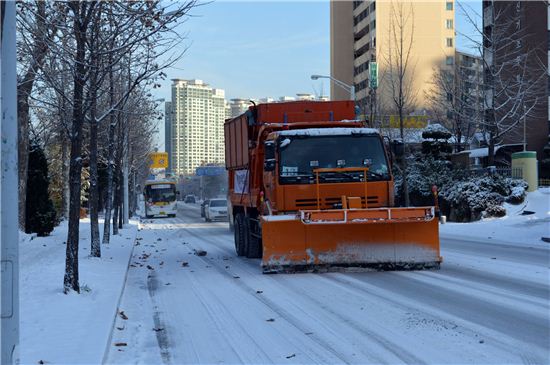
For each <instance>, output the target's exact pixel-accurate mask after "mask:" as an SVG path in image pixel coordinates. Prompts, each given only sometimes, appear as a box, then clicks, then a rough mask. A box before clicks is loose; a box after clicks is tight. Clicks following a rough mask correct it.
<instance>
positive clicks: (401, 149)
mask: <svg viewBox="0 0 550 365" xmlns="http://www.w3.org/2000/svg"><path fill="white" fill-rule="evenodd" d="M391 151H392V153H393V154H394V156H395V157H397V158H401V157H403V155H404V154H405V145H404V144H403V142H401V141H398V140H395V139H394V140H393V141H392V142H391Z"/></svg>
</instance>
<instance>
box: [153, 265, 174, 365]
mask: <svg viewBox="0 0 550 365" xmlns="http://www.w3.org/2000/svg"><path fill="white" fill-rule="evenodd" d="M157 289H158V280H157V276H156V273H155V272H154V271H153V270H149V275H147V291H148V292H149V296H150V297H151V301H152V303H153V322H154V323H155V328H156V330H155V332H156V337H157V342H158V345H159V350H160V356H161V358H162V362H163V363H164V364H170V363H171V360H170V357H171V356H170V341H169V337H168V333H167V331H168V329H167V327H166V326H165V325H164V322H163V321H162V319H161V316H160V313H159V311H158V308H159V307H158V305H157V303H156V291H157Z"/></svg>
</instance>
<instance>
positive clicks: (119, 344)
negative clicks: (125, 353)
mask: <svg viewBox="0 0 550 365" xmlns="http://www.w3.org/2000/svg"><path fill="white" fill-rule="evenodd" d="M115 346H118V347H120V346H128V344H127V343H126V342H115Z"/></svg>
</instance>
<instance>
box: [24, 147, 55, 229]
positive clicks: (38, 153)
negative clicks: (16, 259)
mask: <svg viewBox="0 0 550 365" xmlns="http://www.w3.org/2000/svg"><path fill="white" fill-rule="evenodd" d="M27 176H28V178H27V199H26V211H25V213H26V219H25V221H26V224H25V232H26V233H36V234H38V236H47V235H49V234H50V232H51V231H53V228H54V227H55V224H56V213H55V209H54V206H53V203H52V200H51V199H50V196H49V192H48V188H49V185H50V181H49V176H48V161H47V160H46V155H45V154H44V150H43V149H42V147H41V146H40V144H39V143H38V141H37V140H33V141H31V145H30V151H29V167H28V171H27Z"/></svg>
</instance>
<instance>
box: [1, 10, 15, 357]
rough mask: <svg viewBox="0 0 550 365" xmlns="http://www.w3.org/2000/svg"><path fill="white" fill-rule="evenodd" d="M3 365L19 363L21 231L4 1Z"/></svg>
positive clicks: (11, 35)
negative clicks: (19, 229)
mask: <svg viewBox="0 0 550 365" xmlns="http://www.w3.org/2000/svg"><path fill="white" fill-rule="evenodd" d="M0 24H1V28H0V70H1V72H0V85H1V87H0V108H1V113H2V121H1V124H0V135H1V136H2V139H1V146H0V166H1V179H0V242H1V251H0V263H1V272H0V277H1V285H2V286H1V295H0V299H1V300H0V302H1V304H0V307H1V312H2V315H1V318H2V323H1V329H0V363H1V364H13V363H15V362H18V354H17V349H18V347H19V232H18V227H19V224H18V217H19V214H18V213H19V212H18V210H19V209H18V201H17V199H18V196H19V195H18V192H17V186H18V183H17V99H16V97H17V79H16V75H17V70H16V54H17V53H16V42H15V2H14V1H3V2H2V7H1V13H0Z"/></svg>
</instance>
